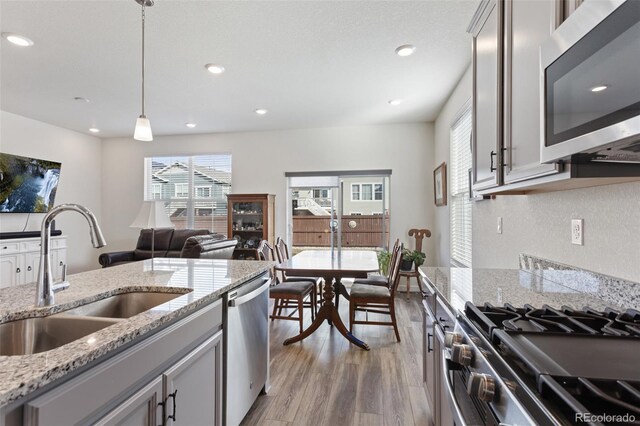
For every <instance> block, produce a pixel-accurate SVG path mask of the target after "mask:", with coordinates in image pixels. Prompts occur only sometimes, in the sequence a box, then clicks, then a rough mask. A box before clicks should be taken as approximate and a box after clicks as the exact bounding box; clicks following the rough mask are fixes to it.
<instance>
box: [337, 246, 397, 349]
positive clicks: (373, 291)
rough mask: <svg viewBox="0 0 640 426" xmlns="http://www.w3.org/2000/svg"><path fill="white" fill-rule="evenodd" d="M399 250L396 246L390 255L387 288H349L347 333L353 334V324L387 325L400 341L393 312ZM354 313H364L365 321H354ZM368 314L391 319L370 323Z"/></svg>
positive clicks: (357, 286) (394, 312)
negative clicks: (389, 274) (386, 316)
mask: <svg viewBox="0 0 640 426" xmlns="http://www.w3.org/2000/svg"><path fill="white" fill-rule="evenodd" d="M400 250H401V247H400V245H398V246H397V247H395V248H394V249H393V253H392V254H391V255H392V258H393V262H390V264H389V269H390V270H391V276H390V280H389V284H390V285H389V287H388V288H387V287H386V286H382V285H370V284H355V283H354V284H353V285H352V286H351V291H350V292H349V332H353V326H354V324H369V325H389V326H393V330H394V331H395V333H396V339H398V342H399V341H400V333H399V331H398V323H397V320H396V310H395V293H396V290H397V288H398V282H399V281H400V280H399V278H400V275H399V271H400V260H401V258H402V256H401V255H400ZM356 312H364V313H365V319H364V320H356ZM369 313H375V314H383V315H389V316H390V318H391V319H390V321H389V322H384V321H370V320H369Z"/></svg>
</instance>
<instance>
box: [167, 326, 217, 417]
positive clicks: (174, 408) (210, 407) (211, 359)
mask: <svg viewBox="0 0 640 426" xmlns="http://www.w3.org/2000/svg"><path fill="white" fill-rule="evenodd" d="M162 377H163V382H164V398H165V399H164V400H165V409H166V414H165V421H166V422H165V423H164V424H165V425H167V426H174V425H176V426H177V425H185V426H188V425H210V426H217V425H220V424H221V423H222V331H219V332H218V333H216V334H215V335H214V336H212V337H211V338H209V339H207V341H206V342H204V343H203V344H202V345H200V346H199V347H198V348H196V349H195V350H194V351H192V352H191V353H189V354H188V355H187V356H185V357H184V358H182V359H181V360H180V361H178V362H177V363H176V364H175V365H174V366H173V367H171V368H170V369H168V370H167V371H165V372H164V374H163V375H162ZM159 424H160V423H159Z"/></svg>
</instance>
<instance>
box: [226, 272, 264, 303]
mask: <svg viewBox="0 0 640 426" xmlns="http://www.w3.org/2000/svg"><path fill="white" fill-rule="evenodd" d="M263 280H264V284H262V285H261V286H260V287H258V288H256V289H255V290H253V291H251V292H249V293H247V294H245V295H243V296H240V297H238V292H236V291H234V292H233V293H230V294H229V306H231V307H234V308H235V307H238V306H240V305H242V304H243V303H246V302H249V301H250V300H252V299H254V298H255V297H256V296H258V295H259V294H261V293H262V292H263V291H265V290H267V289H268V288H269V287H270V286H271V278H269V277H265V278H263Z"/></svg>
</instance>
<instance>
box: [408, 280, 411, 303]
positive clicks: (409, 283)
mask: <svg viewBox="0 0 640 426" xmlns="http://www.w3.org/2000/svg"><path fill="white" fill-rule="evenodd" d="M410 287H411V277H410V276H408V275H407V301H409V288H410Z"/></svg>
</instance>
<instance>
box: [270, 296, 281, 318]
mask: <svg viewBox="0 0 640 426" xmlns="http://www.w3.org/2000/svg"><path fill="white" fill-rule="evenodd" d="M279 300H280V299H273V312H272V313H271V321H273V320H274V319H275V318H274V317H275V316H276V310H277V309H278V301H279Z"/></svg>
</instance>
